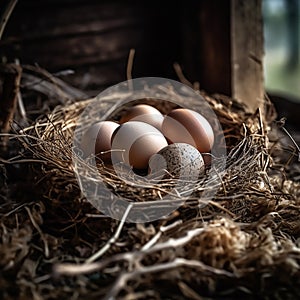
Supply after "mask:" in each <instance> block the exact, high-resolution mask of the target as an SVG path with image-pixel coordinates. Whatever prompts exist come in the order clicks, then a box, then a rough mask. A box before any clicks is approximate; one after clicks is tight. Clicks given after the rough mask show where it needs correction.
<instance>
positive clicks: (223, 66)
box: [180, 0, 231, 95]
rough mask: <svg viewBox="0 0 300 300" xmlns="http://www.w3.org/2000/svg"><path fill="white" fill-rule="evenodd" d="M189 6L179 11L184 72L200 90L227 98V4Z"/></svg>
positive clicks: (203, 1)
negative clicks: (223, 95) (224, 95)
mask: <svg viewBox="0 0 300 300" xmlns="http://www.w3.org/2000/svg"><path fill="white" fill-rule="evenodd" d="M188 4H189V5H185V6H184V7H183V8H182V10H181V11H182V18H181V22H182V31H183V34H182V43H181V47H183V59H182V62H180V63H181V64H182V67H183V69H184V72H185V74H186V75H187V77H188V78H189V79H190V80H191V81H199V83H200V88H201V89H205V90H206V91H208V92H211V93H215V92H218V93H223V94H226V95H230V94H231V61H230V55H231V54H230V51H231V50H230V46H231V45H230V0H222V1H219V0H210V1H207V0H196V1H189V2H188Z"/></svg>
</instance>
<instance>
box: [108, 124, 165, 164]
mask: <svg viewBox="0 0 300 300" xmlns="http://www.w3.org/2000/svg"><path fill="white" fill-rule="evenodd" d="M167 145H168V143H167V141H166V139H165V137H164V136H163V134H162V133H161V132H160V131H159V130H157V129H156V128H155V127H153V126H151V125H149V124H147V123H144V122H140V121H130V122H126V123H124V124H122V125H120V127H119V128H118V129H117V131H116V132H115V134H114V136H113V138H112V150H113V151H112V161H113V163H117V162H124V163H126V164H127V165H129V166H131V167H133V168H136V169H146V168H148V161H149V158H150V157H151V156H152V155H153V154H155V153H157V152H158V151H159V150H160V149H162V148H163V147H165V146H167Z"/></svg>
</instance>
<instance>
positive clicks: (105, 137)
mask: <svg viewBox="0 0 300 300" xmlns="http://www.w3.org/2000/svg"><path fill="white" fill-rule="evenodd" d="M119 126H120V125H119V124H118V123H116V122H112V121H102V122H98V123H95V124H94V125H92V126H91V127H90V128H89V129H88V130H87V131H86V132H85V133H84V135H83V136H82V139H81V149H82V150H83V153H84V155H85V157H88V156H89V155H91V154H92V155H96V156H97V157H99V158H101V159H102V160H103V161H110V157H111V153H110V150H111V138H112V134H113V133H114V131H115V130H116V129H117V128H118V127H119ZM102 152H103V153H102Z"/></svg>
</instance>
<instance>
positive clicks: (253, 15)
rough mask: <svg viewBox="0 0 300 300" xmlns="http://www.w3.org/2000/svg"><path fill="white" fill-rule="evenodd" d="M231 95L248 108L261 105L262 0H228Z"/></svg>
mask: <svg viewBox="0 0 300 300" xmlns="http://www.w3.org/2000/svg"><path fill="white" fill-rule="evenodd" d="M231 1H232V3H231V48H232V83H231V84H232V96H233V97H234V98H236V99H239V100H241V101H242V102H244V103H245V104H246V105H247V106H248V107H249V110H250V111H255V110H256V109H257V108H258V107H262V104H263V99H264V81H263V63H262V59H263V26H262V11H261V10H262V7H261V6H262V0H251V1H244V0H231Z"/></svg>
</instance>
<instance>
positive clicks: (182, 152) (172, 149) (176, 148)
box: [149, 143, 205, 181]
mask: <svg viewBox="0 0 300 300" xmlns="http://www.w3.org/2000/svg"><path fill="white" fill-rule="evenodd" d="M204 169H205V166H204V160H203V157H202V155H201V153H200V152H199V151H198V150H197V149H196V148H195V147H193V146H191V145H189V144H185V143H174V144H171V145H168V146H166V147H164V148H163V149H161V150H160V151H159V152H158V153H157V154H154V155H153V156H151V158H150V160H149V176H150V178H151V177H152V179H153V178H160V179H163V178H168V177H174V178H180V179H186V180H189V181H195V180H197V179H198V178H199V175H201V174H203V172H204Z"/></svg>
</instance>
